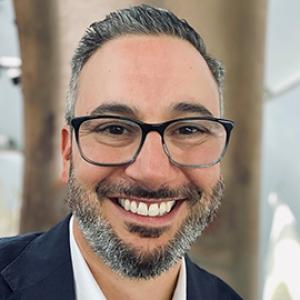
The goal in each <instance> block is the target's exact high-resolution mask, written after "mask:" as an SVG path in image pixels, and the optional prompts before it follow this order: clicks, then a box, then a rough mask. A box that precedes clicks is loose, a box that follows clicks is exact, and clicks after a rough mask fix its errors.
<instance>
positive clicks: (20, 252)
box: [0, 216, 241, 300]
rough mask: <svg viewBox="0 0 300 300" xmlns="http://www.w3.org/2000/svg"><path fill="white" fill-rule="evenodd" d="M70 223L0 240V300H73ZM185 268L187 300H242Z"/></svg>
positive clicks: (193, 267)
mask: <svg viewBox="0 0 300 300" xmlns="http://www.w3.org/2000/svg"><path fill="white" fill-rule="evenodd" d="M69 219H70V216H69V217H68V218H66V219H65V220H63V221H62V222H61V223H59V224H58V225H56V226H55V227H53V228H52V229H50V230H49V231H47V232H45V233H32V234H27V235H23V236H16V237H10V238H2V239H0V274H1V276H0V300H4V299H5V300H60V299H61V300H74V299H75V289H74V279H73V270H72V262H71V255H70V244H69ZM186 266H187V299H188V300H195V299H199V300H201V299H202V300H217V299H218V300H240V299H241V298H240V297H239V296H238V295H237V294H236V293H235V292H234V291H233V290H232V289H231V288H230V287H229V286H228V285H227V284H225V283H224V282H223V281H222V280H220V279H219V278H217V277H215V276H214V275H211V274H209V273H208V272H206V271H204V270H203V269H201V268H199V267H198V266H196V265H195V264H193V263H192V262H191V261H190V259H189V258H186ZM87 300H88V299H87ZM154 300H155V299H154Z"/></svg>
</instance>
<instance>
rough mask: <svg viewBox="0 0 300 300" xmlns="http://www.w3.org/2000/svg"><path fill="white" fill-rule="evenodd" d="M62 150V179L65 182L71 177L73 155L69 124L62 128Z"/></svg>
mask: <svg viewBox="0 0 300 300" xmlns="http://www.w3.org/2000/svg"><path fill="white" fill-rule="evenodd" d="M60 152H61V157H62V160H63V169H62V172H61V179H62V181H63V182H65V183H67V182H68V179H69V171H70V165H71V156H72V134H71V131H70V128H69V127H68V126H65V127H63V128H62V130H61V145H60Z"/></svg>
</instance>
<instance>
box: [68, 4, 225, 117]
mask: <svg viewBox="0 0 300 300" xmlns="http://www.w3.org/2000/svg"><path fill="white" fill-rule="evenodd" d="M123 35H151V36H153V35H154V36H159V35H168V36H172V37H177V38H180V39H183V40H186V41H188V42H190V43H191V44H192V45H193V46H194V47H195V48H196V49H197V50H198V51H199V53H200V54H201V55H202V57H203V58H204V59H205V61H206V63H207V65H208V67H209V69H210V71H211V73H212V75H213V77H214V79H215V81H216V83H217V86H218V89H219V98H220V108H221V113H222V111H223V80H224V68H223V66H222V64H221V63H220V62H219V61H218V60H217V59H215V58H213V57H211V56H210V55H209V54H208V53H207V51H206V46H205V44H204V41H203V39H202V38H201V36H200V35H199V34H198V33H197V32H196V31H195V30H194V29H193V28H192V27H191V26H190V25H189V24H188V22H187V21H186V20H183V19H179V18H178V17H177V16H175V14H173V13H172V12H170V11H168V10H166V9H161V8H155V7H152V6H150V5H145V4H142V5H138V6H133V7H130V8H126V9H121V10H118V11H115V12H111V13H110V14H108V15H107V16H106V18H105V19H104V20H102V21H99V22H94V23H92V24H91V25H90V26H89V27H88V29H87V30H86V32H85V34H84V36H83V37H82V39H81V40H80V42H79V45H78V47H77V49H76V50H75V53H74V56H73V58H72V62H71V67H72V74H71V79H70V83H69V91H68V97H67V105H66V111H65V119H66V122H67V123H70V121H71V119H72V118H73V117H74V109H75V103H76V98H77V88H78V78H79V75H80V71H81V70H82V68H83V66H84V64H85V63H86V62H87V60H88V59H89V58H90V57H91V56H92V55H93V53H94V52H95V51H96V50H97V49H99V48H100V47H101V46H102V45H103V44H104V43H106V42H108V41H110V40H113V39H115V38H118V37H120V36H123Z"/></svg>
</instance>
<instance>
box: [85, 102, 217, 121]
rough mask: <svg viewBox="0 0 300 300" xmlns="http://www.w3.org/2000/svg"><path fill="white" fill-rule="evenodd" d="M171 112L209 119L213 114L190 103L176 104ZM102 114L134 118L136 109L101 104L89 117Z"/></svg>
mask: <svg viewBox="0 0 300 300" xmlns="http://www.w3.org/2000/svg"><path fill="white" fill-rule="evenodd" d="M171 112H172V113H175V114H178V113H193V114H198V115H201V116H210V117H212V116H213V114H212V113H211V112H210V111H209V110H208V109H207V108H206V107H205V106H204V105H202V104H198V103H191V102H179V103H176V104H175V105H173V106H171ZM102 114H119V115H126V116H128V117H132V118H136V117H137V115H138V109H137V108H134V107H133V108H132V107H130V106H128V105H125V104H121V103H118V102H110V103H103V104H101V105H99V106H97V107H96V108H95V109H94V110H92V112H91V113H90V115H91V116H97V115H102Z"/></svg>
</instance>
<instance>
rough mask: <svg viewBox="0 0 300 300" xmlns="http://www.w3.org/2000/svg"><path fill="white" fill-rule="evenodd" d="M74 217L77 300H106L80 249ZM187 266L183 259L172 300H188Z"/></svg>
mask: <svg viewBox="0 0 300 300" xmlns="http://www.w3.org/2000/svg"><path fill="white" fill-rule="evenodd" d="M73 218H74V217H73V216H72V217H71V220H70V224H69V226H70V250H71V260H72V266H73V273H74V281H75V293H76V300H85V299H89V300H106V298H105V296H104V294H103V292H102V291H101V288H100V287H99V285H98V284H97V282H96V280H95V278H94V276H93V274H92V273H91V271H90V269H89V267H88V265H87V263H86V261H85V260H84V258H83V256H82V254H81V252H80V249H79V247H78V245H77V243H76V241H75V238H74V233H73V222H74V220H73ZM186 277H187V276H186V265H185V259H184V258H182V263H181V268H180V273H179V276H178V280H177V285H176V288H175V291H174V295H173V298H172V300H186Z"/></svg>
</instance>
